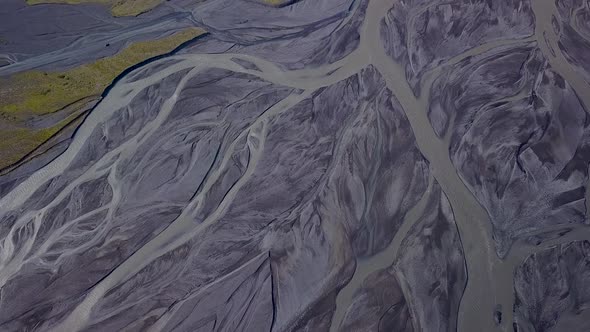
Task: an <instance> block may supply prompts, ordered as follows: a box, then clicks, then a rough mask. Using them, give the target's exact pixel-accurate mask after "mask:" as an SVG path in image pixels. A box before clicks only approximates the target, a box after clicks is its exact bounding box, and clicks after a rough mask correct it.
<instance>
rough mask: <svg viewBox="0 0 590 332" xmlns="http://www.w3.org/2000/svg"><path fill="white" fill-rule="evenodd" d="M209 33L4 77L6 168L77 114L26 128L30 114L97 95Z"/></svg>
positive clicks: (1, 157) (2, 157) (0, 90)
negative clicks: (153, 60)
mask: <svg viewBox="0 0 590 332" xmlns="http://www.w3.org/2000/svg"><path fill="white" fill-rule="evenodd" d="M203 32H204V31H203V30H201V29H196V28H191V29H187V30H184V31H181V32H178V33H176V34H173V35H171V36H168V37H165V38H161V39H157V40H152V41H143V42H136V43H133V44H131V45H130V46H128V47H127V48H125V49H123V50H122V51H121V52H119V53H118V54H115V55H113V56H111V57H106V58H102V59H99V60H96V61H95V62H92V63H89V64H85V65H81V66H78V67H75V68H72V69H69V70H65V71H61V72H49V71H39V70H32V71H28V72H23V73H18V74H15V75H13V76H10V77H7V78H0V120H1V121H2V123H3V125H4V126H3V127H0V169H2V168H4V167H6V166H9V165H11V164H13V163H14V162H15V161H17V160H19V159H20V158H22V157H23V156H24V155H26V154H27V153H29V152H31V151H32V150H34V149H35V148H36V147H37V146H39V145H40V144H42V143H43V142H45V141H46V140H47V139H48V138H49V137H51V136H52V135H54V134H55V133H56V132H58V131H59V130H60V129H61V128H63V127H64V126H65V125H67V124H68V123H69V122H70V121H71V120H72V119H73V118H70V117H67V118H66V119H64V120H63V121H62V122H60V123H59V124H57V125H55V126H53V127H51V128H45V129H41V130H31V129H30V128H26V126H24V125H23V123H25V121H26V120H27V119H30V118H31V117H36V116H43V115H45V114H49V113H53V112H56V111H58V110H61V109H64V108H65V107H68V106H71V105H72V104H74V105H75V104H76V103H77V102H80V101H82V100H88V99H89V98H92V97H94V98H96V97H98V96H99V95H100V94H101V93H102V91H104V89H105V88H106V87H107V86H108V85H109V84H110V83H111V82H112V81H113V80H114V79H115V78H116V77H117V75H119V74H120V73H121V72H122V71H124V70H125V69H127V68H129V67H130V66H132V65H134V64H137V63H139V62H141V61H144V60H146V59H149V58H151V57H154V56H157V55H160V54H163V53H166V52H169V51H171V50H173V49H174V48H176V47H177V46H178V45H180V44H182V43H183V42H185V41H187V40H190V39H192V38H194V37H196V36H198V35H200V34H202V33H203ZM79 107H82V105H79ZM79 107H78V109H79ZM68 108H72V107H68ZM73 109H74V111H73V113H72V112H69V113H68V114H70V115H72V114H74V113H77V112H75V109H76V107H74V108H73ZM68 119H69V120H68Z"/></svg>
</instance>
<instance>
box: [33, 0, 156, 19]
mask: <svg viewBox="0 0 590 332" xmlns="http://www.w3.org/2000/svg"><path fill="white" fill-rule="evenodd" d="M26 1H27V4H28V5H37V4H41V3H67V4H70V5H77V4H81V3H99V4H103V5H105V6H109V7H110V8H111V14H112V15H113V16H137V15H139V14H141V13H145V12H148V11H150V10H152V9H154V8H155V7H156V6H157V5H159V4H160V3H162V2H163V1H164V0H26Z"/></svg>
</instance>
